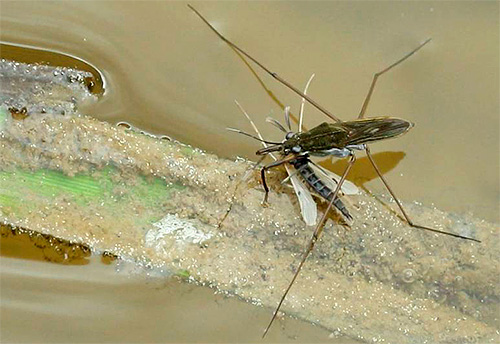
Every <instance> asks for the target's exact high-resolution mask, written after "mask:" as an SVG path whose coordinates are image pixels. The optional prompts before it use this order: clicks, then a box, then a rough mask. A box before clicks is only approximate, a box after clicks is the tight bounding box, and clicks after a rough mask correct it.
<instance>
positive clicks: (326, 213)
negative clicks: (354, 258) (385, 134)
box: [262, 154, 356, 338]
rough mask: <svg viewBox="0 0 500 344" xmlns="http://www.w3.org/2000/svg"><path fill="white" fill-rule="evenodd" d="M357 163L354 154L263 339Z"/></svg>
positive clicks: (265, 332)
mask: <svg viewBox="0 0 500 344" xmlns="http://www.w3.org/2000/svg"><path fill="white" fill-rule="evenodd" d="M355 161H356V156H355V155H354V154H352V155H351V158H350V160H349V163H348V165H347V167H346V169H345V170H344V173H343V174H342V177H341V178H340V180H339V183H338V184H337V187H336V188H335V191H334V192H333V195H332V199H331V201H330V202H329V203H328V207H327V208H326V210H325V213H324V214H323V216H322V217H321V220H320V221H319V222H318V224H317V225H316V228H315V229H314V233H313V235H312V237H311V239H310V240H309V243H308V244H307V247H306V250H305V252H304V255H303V256H302V260H301V261H300V263H299V265H298V266H297V271H295V274H294V275H293V278H292V280H291V281H290V283H289V284H288V288H286V290H285V292H284V293H283V295H282V296H281V300H280V302H279V303H278V307H276V310H275V311H274V313H273V316H272V318H271V321H270V322H269V325H267V327H266V330H265V331H264V334H263V335H262V338H264V337H265V336H266V334H267V332H268V331H269V329H270V328H271V325H272V324H273V322H274V319H276V316H277V315H278V312H279V310H280V308H281V305H282V304H283V301H285V298H286V296H287V295H288V292H289V291H290V289H291V288H292V285H293V283H294V282H295V280H296V279H297V276H298V275H299V273H300V270H301V269H302V266H303V265H304V262H305V261H306V259H307V257H308V256H309V253H311V251H312V250H313V248H314V245H316V242H317V241H318V238H319V235H320V234H321V231H322V230H323V224H324V223H325V221H326V218H327V216H328V213H329V212H330V209H332V206H333V202H334V201H335V199H337V195H338V194H339V191H340V188H341V187H342V184H343V183H344V181H345V179H346V177H347V174H348V173H349V171H350V170H351V167H352V165H353V164H354V162H355Z"/></svg>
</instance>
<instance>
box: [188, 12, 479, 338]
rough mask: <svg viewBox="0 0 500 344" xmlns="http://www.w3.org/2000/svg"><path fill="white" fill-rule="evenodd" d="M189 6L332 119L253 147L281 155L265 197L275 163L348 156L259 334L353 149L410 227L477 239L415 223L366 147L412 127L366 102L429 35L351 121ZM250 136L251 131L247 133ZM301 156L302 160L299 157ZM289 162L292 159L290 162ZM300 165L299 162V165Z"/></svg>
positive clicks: (318, 227)
mask: <svg viewBox="0 0 500 344" xmlns="http://www.w3.org/2000/svg"><path fill="white" fill-rule="evenodd" d="M188 6H189V8H190V9H191V10H193V11H194V12H195V13H196V14H197V15H198V16H199V17H200V18H201V20H203V21H204V22H205V24H207V25H208V26H209V27H210V29H211V30H212V31H213V32H215V34H217V36H219V38H220V39H222V40H223V41H224V42H226V43H227V44H228V45H229V46H230V47H231V48H233V49H234V50H236V51H237V52H239V53H240V54H242V55H243V56H245V57H247V58H248V59H250V60H251V61H252V62H254V63H255V64H256V65H258V66H259V67H260V68H262V69H263V70H264V71H265V72H266V73H268V74H269V75H271V76H272V77H273V78H274V79H276V80H278V81H279V82H280V83H282V84H283V85H285V86H286V87H288V88H289V89H291V90H292V91H293V92H295V93H297V94H298V95H299V96H301V97H302V98H304V99H305V100H307V101H308V102H309V103H310V104H311V105H313V106H314V107H316V108H317V109H318V110H320V111H321V112H323V113H324V114H325V115H327V116H328V117H330V118H331V119H332V120H333V121H334V123H326V122H325V123H322V124H320V125H318V126H317V127H315V128H312V129H311V130H309V131H305V132H298V133H292V132H288V133H287V134H286V136H285V139H284V140H283V141H282V142H268V141H263V140H262V139H261V141H263V142H265V143H268V144H269V146H268V147H265V148H262V149H260V150H258V151H257V154H258V155H267V154H271V153H274V152H276V153H280V154H281V156H282V158H281V160H278V161H274V162H272V163H270V164H268V165H266V166H264V167H263V168H262V170H261V171H262V173H261V175H262V183H263V185H264V189H265V190H266V199H267V193H268V191H269V188H268V187H267V184H266V181H265V171H266V170H268V169H270V168H272V167H275V166H279V165H282V164H286V163H292V162H297V161H299V164H304V163H305V162H306V161H307V163H306V165H308V164H309V161H308V160H307V159H308V157H309V156H332V157H336V158H349V162H348V164H347V167H346V169H345V170H344V172H343V174H342V176H341V177H340V180H339V181H338V184H337V186H336V188H335V189H334V191H333V193H332V194H331V195H330V196H329V200H330V202H329V204H328V207H327V208H326V210H325V212H324V213H323V216H322V217H321V220H320V221H319V222H318V224H317V225H316V227H315V229H314V232H313V234H312V237H311V239H310V240H309V242H308V244H307V247H306V249H305V252H304V254H303V257H302V259H301V261H300V263H299V265H298V267H297V270H296V272H295V274H294V276H293V278H292V280H291V282H290V284H289V285H288V288H287V289H286V290H285V292H284V293H283V296H282V297H281V300H280V302H279V303H278V306H277V307H276V310H275V311H274V313H273V316H272V318H271V321H270V322H269V325H268V326H267V328H266V329H265V331H264V335H263V337H264V336H265V335H266V334H267V332H268V331H269V329H270V328H271V325H272V324H273V321H274V319H275V318H276V315H277V314H278V311H279V309H280V308H281V305H282V304H283V301H284V300H285V298H286V296H287V294H288V292H289V291H290V288H291V287H292V285H293V283H294V282H295V279H296V278H297V276H298V275H299V273H300V270H301V269H302V266H303V265H304V262H305V261H306V259H307V257H308V255H309V253H310V252H311V251H312V250H313V248H314V245H315V244H316V242H317V240H318V238H319V235H320V234H321V231H322V229H323V224H324V223H325V221H326V218H327V215H328V212H329V211H330V209H331V208H332V206H333V205H336V200H337V199H338V195H339V192H340V189H341V187H342V185H343V184H344V182H345V179H346V177H347V175H348V173H349V171H350V169H351V167H352V166H353V164H354V162H355V161H356V156H355V151H356V150H364V151H365V153H366V155H367V157H368V160H369V161H370V163H371V165H372V166H373V168H374V169H375V172H376V173H377V175H378V176H379V178H380V179H381V181H382V183H383V184H384V186H385V187H386V188H387V191H389V193H390V194H391V196H392V197H393V199H394V201H395V202H396V204H397V205H398V207H399V209H400V210H401V213H402V214H403V217H404V219H405V220H406V222H407V223H408V224H409V225H410V226H411V227H414V228H419V229H423V230H426V231H430V232H434V233H440V234H444V235H448V236H452V237H455V238H460V239H464V240H471V241H475V242H480V241H479V240H477V239H474V238H469V237H466V236H462V235H459V234H455V233H449V232H445V231H441V230H438V229H435V228H431V227H426V226H421V225H417V224H415V223H414V222H413V221H412V220H411V219H410V217H409V216H408V214H407V213H406V211H405V210H404V208H403V205H402V203H401V202H400V201H399V199H398V198H397V197H396V195H395V193H394V191H392V189H391V187H390V186H389V184H388V183H387V181H386V180H385V177H384V176H383V175H382V173H381V171H380V169H379V167H378V166H377V164H376V163H375V160H374V159H373V157H372V155H371V152H370V149H369V147H368V144H369V143H371V142H375V141H381V140H385V139H389V138H394V137H397V136H400V135H403V134H405V133H406V132H407V131H408V130H410V129H411V128H412V127H413V124H412V123H410V122H408V121H405V120H403V119H399V118H394V117H375V118H365V113H366V110H367V108H368V104H369V102H370V98H371V96H372V93H373V90H374V88H375V85H376V83H377V80H378V78H379V77H380V76H381V75H382V74H384V73H386V72H388V71H389V70H391V69H392V68H394V67H396V66H397V65H399V64H400V63H401V62H403V61H405V60H406V59H408V58H409V57H410V56H412V55H413V54H414V53H416V52H417V51H418V50H420V49H421V48H422V47H423V46H424V45H426V44H427V43H429V41H430V39H427V40H426V41H425V42H423V43H422V44H420V45H419V46H418V47H417V48H415V49H413V50H412V51H411V52H409V53H408V54H406V55H405V56H403V57H402V58H401V59H399V60H398V61H396V62H394V63H393V64H391V65H390V66H388V67H387V68H385V69H383V70H381V71H380V72H377V73H375V74H374V76H373V79H372V82H371V84H370V88H369V90H368V93H367V95H366V97H365V100H364V102H363V105H362V107H361V111H360V113H359V115H358V118H357V119H355V120H352V121H345V122H343V121H341V120H340V119H339V118H337V117H336V116H334V115H333V114H332V113H330V112H329V111H328V110H326V109H325V108H323V107H322V106H321V105H319V104H318V103H317V102H315V101H314V100H312V99H311V98H310V97H309V96H307V95H306V94H305V93H302V92H301V91H300V90H298V89H297V88H295V87H294V86H293V85H291V84H290V83H288V82H287V81H286V80H284V79H283V78H282V77H280V76H279V75H278V74H276V73H274V72H272V71H271V70H269V69H268V68H267V67H265V66H264V65H263V64H261V63H260V62H259V61H257V60H256V59H255V58H253V57H252V56H250V55H249V54H248V53H246V52H245V51H244V50H242V49H241V48H239V47H238V46H236V45H235V44H234V43H232V42H231V41H229V40H228V39H227V38H225V37H224V36H223V35H222V34H221V33H219V32H218V31H217V30H216V29H215V28H214V27H213V26H212V25H211V24H210V23H209V22H208V21H207V20H206V19H205V18H204V17H203V16H202V15H201V14H200V13H199V12H198V11H197V10H196V9H194V8H193V7H192V6H191V5H188ZM250 136H251V135H250ZM303 159H304V160H303ZM292 164H293V163H292ZM299 169H300V166H299Z"/></svg>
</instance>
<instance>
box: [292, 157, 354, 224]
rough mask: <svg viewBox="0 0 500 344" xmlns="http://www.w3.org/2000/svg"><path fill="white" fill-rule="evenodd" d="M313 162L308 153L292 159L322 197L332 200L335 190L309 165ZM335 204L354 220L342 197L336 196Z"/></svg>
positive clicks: (294, 164) (349, 218)
mask: <svg viewBox="0 0 500 344" xmlns="http://www.w3.org/2000/svg"><path fill="white" fill-rule="evenodd" d="M311 163H312V162H311V161H310V160H309V157H308V156H307V155H301V156H299V157H297V158H296V159H294V160H292V161H290V164H292V165H293V167H294V168H295V169H296V170H297V172H298V173H299V174H300V176H301V177H302V178H303V179H304V180H305V181H306V182H307V184H309V186H310V187H311V188H313V190H314V191H316V192H317V193H318V194H319V195H320V196H321V197H323V198H324V199H326V200H327V201H328V202H331V201H332V199H333V197H332V196H333V192H334V191H333V190H332V189H330V188H329V187H328V186H327V185H326V184H325V183H324V182H322V181H321V178H319V177H318V176H317V175H316V173H314V171H313V170H312V168H311V167H310V166H309V164H311ZM333 205H334V206H335V208H337V209H338V211H340V212H341V213H342V215H343V216H344V217H345V218H347V219H348V220H352V216H351V214H349V210H348V209H347V208H346V206H345V205H344V203H343V202H342V201H341V200H340V198H338V197H337V198H335V200H334V201H333Z"/></svg>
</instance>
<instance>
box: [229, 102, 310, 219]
mask: <svg viewBox="0 0 500 344" xmlns="http://www.w3.org/2000/svg"><path fill="white" fill-rule="evenodd" d="M235 102H236V105H237V106H238V108H239V109H240V110H241V112H242V113H243V114H244V115H245V117H246V118H247V119H248V121H249V122H250V125H251V126H252V128H253V130H254V131H255V132H256V133H257V137H258V138H259V139H260V142H261V143H262V146H264V149H269V148H270V147H273V146H268V145H267V144H266V142H265V141H264V139H263V137H262V135H261V133H260V131H259V129H258V128H257V126H256V125H255V123H254V122H253V120H252V118H251V117H250V115H249V114H248V113H247V112H246V111H245V109H243V107H242V106H241V105H240V103H238V102H237V101H235ZM280 126H281V125H280ZM269 155H270V156H271V158H273V159H274V161H277V160H278V159H277V158H276V157H275V156H274V155H273V154H272V153H269ZM285 168H286V171H287V173H288V175H289V178H290V180H291V182H292V186H293V190H294V191H295V194H296V195H297V199H298V200H299V206H300V212H301V214H302V218H303V219H304V222H305V223H306V225H308V226H313V225H315V224H316V218H317V216H318V210H317V207H316V202H314V200H313V198H312V196H311V193H310V192H309V190H308V189H307V187H306V186H305V185H304V183H302V181H301V180H300V178H299V176H298V175H297V174H296V173H294V172H292V171H291V170H290V167H289V166H288V165H286V164H285Z"/></svg>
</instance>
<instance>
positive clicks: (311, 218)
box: [285, 165, 318, 226]
mask: <svg viewBox="0 0 500 344" xmlns="http://www.w3.org/2000/svg"><path fill="white" fill-rule="evenodd" d="M285 168H286V171H287V172H288V175H289V176H290V181H291V182H292V186H293V190H294V191H295V194H296V195H297V199H298V200H299V206H300V212H301V214H302V218H303V219H304V222H305V223H306V225H308V226H314V225H315V224H316V219H317V217H318V209H317V207H316V202H314V200H313V198H312V196H311V192H310V191H309V189H308V188H307V187H306V186H305V185H304V183H302V181H301V180H300V176H299V175H298V174H297V173H294V172H293V171H291V170H290V167H289V166H288V165H285Z"/></svg>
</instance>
